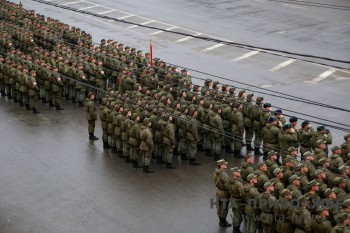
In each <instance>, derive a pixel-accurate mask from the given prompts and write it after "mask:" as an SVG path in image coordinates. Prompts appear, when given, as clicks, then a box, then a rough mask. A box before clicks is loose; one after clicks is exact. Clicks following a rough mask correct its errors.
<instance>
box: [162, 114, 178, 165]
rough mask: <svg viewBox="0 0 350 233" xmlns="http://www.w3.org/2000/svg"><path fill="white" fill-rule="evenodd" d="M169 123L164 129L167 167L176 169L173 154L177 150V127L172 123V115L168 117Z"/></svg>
mask: <svg viewBox="0 0 350 233" xmlns="http://www.w3.org/2000/svg"><path fill="white" fill-rule="evenodd" d="M167 119H168V121H167V123H166V126H165V128H164V138H163V143H164V144H165V160H166V166H165V168H168V169H175V168H176V167H175V166H174V164H173V152H174V148H175V144H176V141H175V126H174V124H173V123H172V120H173V117H172V116H171V115H168V116H167Z"/></svg>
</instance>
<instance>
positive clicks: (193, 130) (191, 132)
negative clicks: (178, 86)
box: [186, 109, 201, 165]
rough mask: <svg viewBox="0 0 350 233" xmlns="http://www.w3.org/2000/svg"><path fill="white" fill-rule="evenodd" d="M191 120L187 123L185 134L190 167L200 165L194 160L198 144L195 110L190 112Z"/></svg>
mask: <svg viewBox="0 0 350 233" xmlns="http://www.w3.org/2000/svg"><path fill="white" fill-rule="evenodd" d="M190 114H191V116H192V117H191V119H190V120H189V121H188V122H187V133H186V139H187V141H188V142H187V155H188V156H189V157H190V165H201V163H200V162H199V161H197V160H196V154H197V145H198V142H199V135H198V125H199V121H198V120H197V114H198V112H197V110H196V109H192V110H191V112H190Z"/></svg>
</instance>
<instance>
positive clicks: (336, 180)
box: [333, 177, 344, 185]
mask: <svg viewBox="0 0 350 233" xmlns="http://www.w3.org/2000/svg"><path fill="white" fill-rule="evenodd" d="M333 182H334V184H335V185H339V184H341V183H343V182H344V180H343V178H342V177H335V178H334V180H333Z"/></svg>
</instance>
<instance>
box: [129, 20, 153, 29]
mask: <svg viewBox="0 0 350 233" xmlns="http://www.w3.org/2000/svg"><path fill="white" fill-rule="evenodd" d="M153 22H154V20H150V21H147V22H144V23H140V24H141V25H147V24H150V23H153ZM138 26H139V25H132V26H129V27H127V29H132V28H137V27H138Z"/></svg>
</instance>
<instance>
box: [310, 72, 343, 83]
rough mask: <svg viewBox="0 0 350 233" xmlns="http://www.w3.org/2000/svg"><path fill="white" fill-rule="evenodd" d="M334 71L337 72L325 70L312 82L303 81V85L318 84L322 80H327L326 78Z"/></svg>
mask: <svg viewBox="0 0 350 233" xmlns="http://www.w3.org/2000/svg"><path fill="white" fill-rule="evenodd" d="M335 71H337V69H334V68H331V69H329V70H326V71H325V72H323V73H322V74H320V75H319V76H318V77H317V78H314V79H312V80H307V81H304V83H314V84H315V83H319V82H321V81H322V80H324V79H325V78H327V77H328V76H330V75H331V74H333V73H334V72H335Z"/></svg>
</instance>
